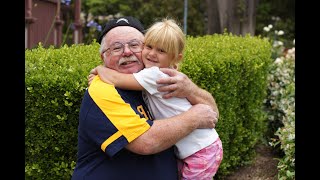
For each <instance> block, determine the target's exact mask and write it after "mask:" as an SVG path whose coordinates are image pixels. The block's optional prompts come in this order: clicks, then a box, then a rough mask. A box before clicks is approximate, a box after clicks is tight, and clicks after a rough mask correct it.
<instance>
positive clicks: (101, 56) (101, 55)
mask: <svg viewBox="0 0 320 180" xmlns="http://www.w3.org/2000/svg"><path fill="white" fill-rule="evenodd" d="M103 55H104V53H102V54H100V58H101V60H102V62H104V59H103Z"/></svg>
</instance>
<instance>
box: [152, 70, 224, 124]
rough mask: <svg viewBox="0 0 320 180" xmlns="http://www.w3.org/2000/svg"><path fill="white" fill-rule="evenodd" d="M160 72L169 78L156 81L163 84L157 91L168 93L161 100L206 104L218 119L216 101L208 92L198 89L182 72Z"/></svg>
mask: <svg viewBox="0 0 320 180" xmlns="http://www.w3.org/2000/svg"><path fill="white" fill-rule="evenodd" d="M160 70H161V71H162V72H164V73H166V74H168V75H169V76H170V77H168V78H161V79H159V80H158V81H157V83H158V84H164V86H161V87H159V88H158V91H160V92H168V93H166V94H165V95H164V96H163V98H165V99H168V98H171V97H185V98H187V99H188V101H189V102H190V103H191V104H192V105H195V104H199V103H202V104H207V105H209V106H211V107H212V109H213V110H214V111H215V112H216V113H217V119H218V118H219V110H218V107H217V104H216V101H215V100H214V98H213V96H212V95H211V94H210V93H209V92H207V91H205V90H203V89H201V88H199V87H198V86H197V85H196V84H194V83H193V82H192V81H191V80H190V79H189V78H188V76H186V75H185V74H183V73H182V72H179V71H177V70H174V69H168V68H160Z"/></svg>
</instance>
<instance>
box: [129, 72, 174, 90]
mask: <svg viewBox="0 0 320 180" xmlns="http://www.w3.org/2000/svg"><path fill="white" fill-rule="evenodd" d="M133 76H134V77H135V79H136V80H137V81H138V83H139V84H140V85H141V86H142V87H143V88H144V89H145V90H146V91H148V92H149V93H150V94H151V95H155V94H156V93H157V94H159V91H158V90H157V87H158V86H159V85H158V84H157V83H156V81H157V80H158V79H160V78H163V77H168V75H167V74H165V73H163V72H162V71H160V69H159V67H156V66H154V67H150V68H144V69H143V70H141V71H139V72H138V73H133Z"/></svg>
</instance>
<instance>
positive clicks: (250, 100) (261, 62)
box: [180, 33, 271, 175]
mask: <svg viewBox="0 0 320 180" xmlns="http://www.w3.org/2000/svg"><path fill="white" fill-rule="evenodd" d="M270 57H271V47H270V44H269V42H268V41H267V40H266V39H260V38H258V37H251V36H249V35H247V36H245V37H239V36H234V35H232V34H226V33H225V34H223V35H217V34H215V35H207V36H203V37H197V38H194V37H191V36H189V37H188V38H187V47H186V50H185V57H184V61H183V62H182V64H181V65H180V68H181V71H182V72H184V73H185V74H186V75H187V76H188V77H190V78H191V79H192V81H193V82H195V83H196V84H198V85H199V86H200V87H202V88H203V89H206V90H207V91H209V92H210V93H211V94H213V96H214V97H215V99H216V102H217V104H218V108H219V112H220V118H219V123H218V125H217V127H216V129H217V131H218V133H219V136H220V138H221V140H222V142H223V149H224V157H223V161H222V164H221V166H220V168H219V171H218V174H220V175H226V174H228V173H230V172H231V171H232V170H233V169H235V168H236V167H238V166H241V165H244V164H247V163H250V161H251V160H252V158H253V156H254V152H255V151H254V146H255V145H256V143H257V141H258V140H259V139H260V138H261V137H262V135H263V133H264V131H265V130H266V123H265V119H266V115H265V113H264V111H263V109H262V105H263V100H264V98H265V97H266V88H267V74H268V68H269V65H270V64H271V59H270Z"/></svg>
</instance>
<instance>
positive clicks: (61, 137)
mask: <svg viewBox="0 0 320 180" xmlns="http://www.w3.org/2000/svg"><path fill="white" fill-rule="evenodd" d="M270 50H271V48H270V45H269V43H268V42H267V41H266V40H263V39H260V38H258V37H250V36H246V37H238V36H234V35H232V34H223V35H210V36H203V37H188V38H187V47H186V51H185V60H184V62H183V63H182V64H181V71H182V72H183V73H185V74H187V75H188V76H189V77H190V78H191V79H192V80H193V81H194V82H195V83H196V84H198V85H199V86H200V87H202V88H204V89H206V90H208V91H209V92H210V93H212V94H213V96H214V97H215V99H216V101H217V104H218V107H219V112H220V119H219V123H218V125H217V128H216V129H217V131H218V133H219V135H220V138H221V140H222V142H223V147H224V159H223V161H222V164H221V166H220V169H219V171H218V176H219V175H221V176H223V175H226V174H228V173H229V172H230V171H232V170H233V169H234V168H235V167H238V166H240V165H243V164H245V163H248V162H250V160H251V159H252V157H253V155H254V149H253V147H254V145H255V144H256V142H257V140H258V139H259V138H260V137H261V135H262V133H263V131H264V127H265V125H264V119H265V115H264V113H263V111H262V109H261V107H262V103H263V99H264V98H265V95H266V82H267V81H266V77H267V69H268V67H269V64H270V62H271V61H270V56H271V51H270ZM98 51H99V44H98V43H96V42H93V43H92V44H90V45H72V46H70V47H68V46H64V47H61V48H58V49H55V48H53V47H50V48H48V49H45V48H43V47H42V46H41V45H40V46H39V47H38V48H35V49H32V50H26V52H25V56H26V66H25V68H26V69H25V75H26V76H25V77H26V79H25V86H26V93H25V96H26V97H25V102H26V103H25V104H26V106H25V117H26V118H25V124H26V132H25V175H26V179H70V177H71V174H72V171H73V168H74V167H75V161H76V153H77V125H78V114H79V107H80V103H81V99H82V96H83V93H84V91H85V88H86V87H87V84H88V82H87V76H88V73H89V71H90V70H91V69H92V68H93V67H95V66H97V65H98V64H101V60H100V57H99V52H98Z"/></svg>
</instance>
